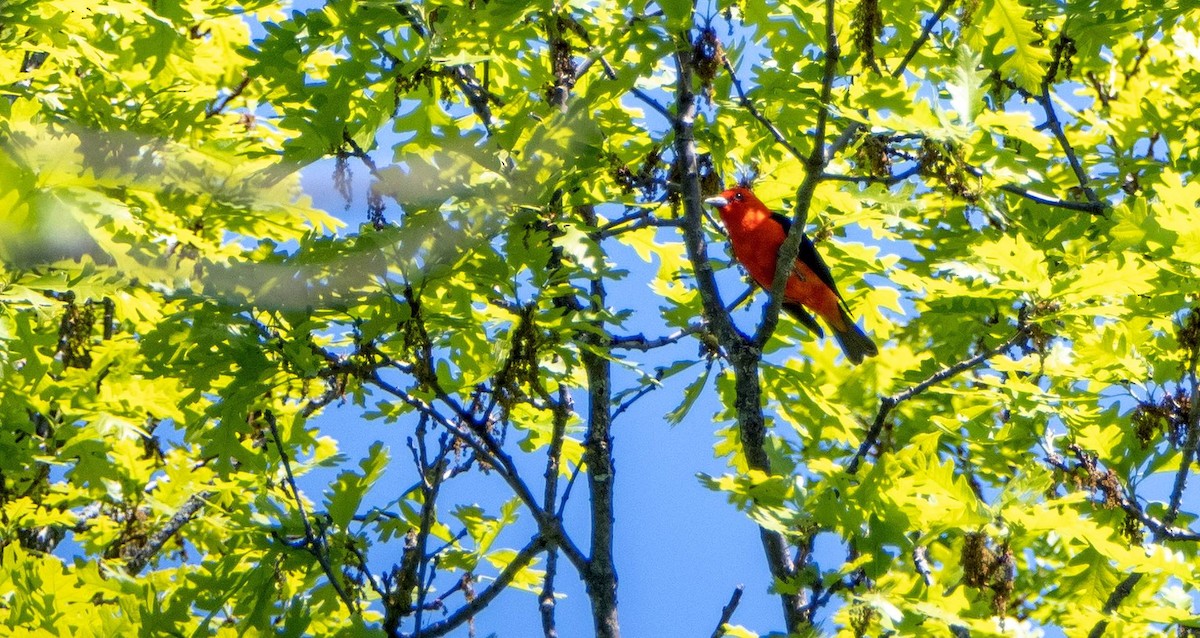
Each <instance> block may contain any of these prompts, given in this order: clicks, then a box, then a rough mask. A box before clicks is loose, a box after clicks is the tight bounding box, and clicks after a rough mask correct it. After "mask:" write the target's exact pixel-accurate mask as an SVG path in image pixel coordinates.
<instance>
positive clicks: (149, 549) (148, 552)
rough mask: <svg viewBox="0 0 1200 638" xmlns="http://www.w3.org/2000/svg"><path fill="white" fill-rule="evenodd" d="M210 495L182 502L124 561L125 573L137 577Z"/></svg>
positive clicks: (204, 494) (203, 494) (197, 496)
mask: <svg viewBox="0 0 1200 638" xmlns="http://www.w3.org/2000/svg"><path fill="white" fill-rule="evenodd" d="M211 495H212V492H207V491H205V492H200V493H198V494H193V495H192V496H189V497H188V499H187V500H186V501H184V502H183V505H181V506H179V509H178V510H177V511H176V512H175V514H173V515H172V516H171V518H169V519H167V522H166V524H165V525H163V526H162V527H160V528H158V529H157V530H156V531H155V532H154V533H153V534H151V535H150V537H149V538H147V539H146V543H145V544H144V545H142V546H141V547H139V548H138V550H137V551H136V552H134V553H133V555H132V556H130V557H129V558H128V559H126V561H125V571H127V572H128V573H129V575H130V576H136V575H138V573H139V572H141V571H142V569H143V568H144V567H145V566H146V565H147V564H148V563H149V562H150V559H152V558H154V556H155V555H157V554H158V552H159V551H161V550H162V548H163V546H164V545H166V544H167V541H169V540H171V538H172V537H173V536H175V534H176V533H177V532H178V531H179V530H180V529H181V528H182V527H183V526H184V525H187V524H188V522H189V521H191V520H192V518H194V517H195V516H196V514H198V513H199V512H200V510H201V508H203V507H204V504H205V503H206V502H207V501H208V497H209V496H211Z"/></svg>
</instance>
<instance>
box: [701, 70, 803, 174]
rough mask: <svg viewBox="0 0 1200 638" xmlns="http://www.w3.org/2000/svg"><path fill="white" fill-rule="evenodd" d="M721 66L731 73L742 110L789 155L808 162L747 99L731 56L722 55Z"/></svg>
mask: <svg viewBox="0 0 1200 638" xmlns="http://www.w3.org/2000/svg"><path fill="white" fill-rule="evenodd" d="M721 64H722V65H724V67H725V71H726V72H727V73H729V77H730V79H732V80H733V88H734V90H735V91H737V94H738V103H739V104H740V105H741V106H742V108H744V109H746V110H747V111H749V112H750V115H751V116H753V117H754V119H756V120H758V122H759V123H760V124H762V125H763V128H765V129H767V132H768V133H770V134H771V137H773V138H775V141H776V142H778V143H779V145H780V146H782V147H784V148H785V149H787V150H788V152H789V153H791V154H792V157H795V158H796V159H798V160H800V161H801V162H804V161H806V158H805V157H804V154H803V153H801V152H800V149H798V148H796V146H795V145H794V144H792V143H791V142H789V141H788V139H787V137H785V136H784V135H783V133H782V132H781V131H780V130H779V128H778V127H776V126H775V124H774V123H773V122H771V120H769V119H767V117H766V116H765V115H763V114H762V113H761V112H759V110H758V109H757V108H755V106H754V103H753V102H751V101H750V98H748V97H746V91H745V90H743V89H742V81H741V80H740V79H738V75H737V72H736V71H734V69H733V64H732V63H731V62H730V61H729V56H727V55H725V54H724V53H722V54H721Z"/></svg>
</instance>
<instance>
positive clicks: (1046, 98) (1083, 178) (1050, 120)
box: [1036, 34, 1102, 205]
mask: <svg viewBox="0 0 1200 638" xmlns="http://www.w3.org/2000/svg"><path fill="white" fill-rule="evenodd" d="M1064 37H1066V35H1065V34H1060V35H1059V38H1060V40H1061V38H1064ZM1061 58H1062V50H1061V49H1060V48H1059V47H1057V46H1056V47H1054V59H1053V60H1051V63H1050V68H1048V69H1047V70H1046V75H1045V76H1044V77H1043V78H1042V86H1041V93H1040V95H1038V96H1037V97H1036V99H1037V102H1038V104H1041V105H1042V110H1043V111H1044V112H1045V113H1046V125H1047V126H1049V127H1050V131H1051V132H1053V133H1054V137H1055V138H1056V139H1057V140H1058V145H1059V147H1061V148H1062V151H1063V154H1064V155H1066V156H1067V162H1068V163H1069V164H1070V165H1071V170H1072V171H1073V172H1074V173H1075V179H1077V180H1079V187H1080V189H1082V190H1083V194H1084V196H1085V197H1087V200H1088V201H1089V202H1091V203H1092V204H1095V205H1102V204H1101V203H1100V200H1099V199H1098V198H1097V197H1096V193H1095V191H1093V190H1092V189H1091V188H1090V187H1089V186H1088V176H1087V173H1086V172H1084V170H1083V165H1082V164H1080V162H1079V157H1078V155H1076V153H1075V149H1074V147H1072V146H1071V142H1070V141H1069V140H1067V134H1066V133H1065V132H1064V131H1063V127H1062V122H1060V121H1059V119H1058V113H1057V112H1056V110H1055V108H1054V99H1053V98H1052V97H1051V95H1050V85H1051V83H1053V82H1054V79H1055V77H1056V76H1057V74H1058V68H1059V64H1060V63H1061Z"/></svg>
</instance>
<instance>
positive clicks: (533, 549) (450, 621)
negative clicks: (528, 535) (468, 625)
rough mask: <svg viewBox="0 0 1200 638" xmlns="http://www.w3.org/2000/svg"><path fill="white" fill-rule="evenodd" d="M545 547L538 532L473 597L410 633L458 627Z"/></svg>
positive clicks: (430, 636)
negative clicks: (494, 578) (452, 611)
mask: <svg viewBox="0 0 1200 638" xmlns="http://www.w3.org/2000/svg"><path fill="white" fill-rule="evenodd" d="M545 547H546V539H545V538H543V537H542V536H541V535H540V534H539V535H536V536H534V537H533V538H532V539H530V541H529V543H528V544H526V545H525V547H523V548H521V551H519V552H517V555H516V556H514V557H513V559H512V562H510V563H509V564H508V565H505V566H504V569H503V570H501V571H500V573H499V574H498V575H497V576H496V580H494V581H492V583H491V584H490V585H488V586H487V587H486V588H484V590H483V591H481V592H479V593H478V594H477V595H476V596H475V598H473V599H471V601H470V602H468V603H467V604H465V605H463V606H462V607H460V608H459V609H458V610H456V611H455V612H454V613H452V614H450V615H449V616H447V617H446V618H445V619H444V620H440V621H438V622H435V623H433V624H432V625H429V626H428V627H425V628H424V629H421V628H418V629H417V631H416V633H414V634H412V635H413V636H420V637H421V638H437V637H438V636H445V635H446V634H448V633H450V632H451V631H454V630H455V629H456V628H458V626H459V625H461V624H463V623H465V622H467V621H468V620H470V619H471V618H474V617H475V616H476V615H477V614H478V613H479V612H480V611H481V610H483V608H484V607H487V606H488V605H489V604H491V602H492V600H493V599H495V598H496V596H499V595H500V592H503V591H504V590H505V589H507V588H508V586H509V585H510V584H511V583H512V581H513V579H515V578H516V577H517V575H518V574H520V573H521V571H522V570H524V569H525V568H526V567H528V566H529V564H530V563H532V562H533V559H534V558H536V557H537V555H538V554H539V553H541V552H542V550H544V549H545Z"/></svg>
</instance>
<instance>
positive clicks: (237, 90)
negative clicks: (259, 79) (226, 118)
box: [204, 75, 250, 118]
mask: <svg viewBox="0 0 1200 638" xmlns="http://www.w3.org/2000/svg"><path fill="white" fill-rule="evenodd" d="M248 86H250V76H249V75H247V76H246V77H244V78H242V81H241V82H238V85H237V86H235V87H233V90H231V91H230V92H229V93H227V94H225V95H224V96H222V97H220V98H219V99H217V100H216V101H215V102H213V103H212V104H210V105H208V106H207V107H205V108H204V117H206V118H211V117H216V116H218V115H220V114H221V113H222V112H223V111H224V110H225V107H227V106H229V103H230V102H232V101H233V100H234V99H236V98H237V97H238V96H239V95H241V94H242V92H243V91H245V90H246V87H248Z"/></svg>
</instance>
